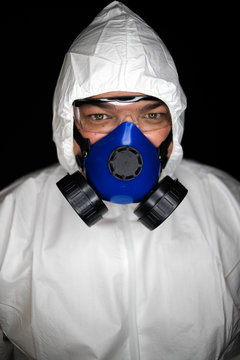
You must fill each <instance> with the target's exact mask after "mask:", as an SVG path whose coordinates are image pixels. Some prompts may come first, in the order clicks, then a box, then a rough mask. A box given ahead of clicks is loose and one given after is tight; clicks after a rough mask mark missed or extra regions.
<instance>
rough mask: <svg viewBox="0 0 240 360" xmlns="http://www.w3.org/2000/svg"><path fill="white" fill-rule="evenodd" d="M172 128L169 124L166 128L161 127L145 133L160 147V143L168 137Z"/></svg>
mask: <svg viewBox="0 0 240 360" xmlns="http://www.w3.org/2000/svg"><path fill="white" fill-rule="evenodd" d="M170 130H171V126H168V127H166V128H164V129H159V130H155V131H149V132H145V133H144V135H145V136H146V138H148V140H149V141H151V143H152V144H153V145H154V146H155V147H159V145H160V144H161V143H162V142H163V141H164V140H165V139H166V137H167V136H168V134H169V131H170Z"/></svg>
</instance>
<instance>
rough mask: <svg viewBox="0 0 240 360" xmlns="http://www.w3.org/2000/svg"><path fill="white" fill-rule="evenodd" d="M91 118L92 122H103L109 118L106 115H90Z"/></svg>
mask: <svg viewBox="0 0 240 360" xmlns="http://www.w3.org/2000/svg"><path fill="white" fill-rule="evenodd" d="M89 118H90V119H91V120H94V121H101V120H106V119H108V118H109V116H108V115H106V114H90V115H89Z"/></svg>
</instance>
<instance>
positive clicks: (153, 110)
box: [74, 91, 172, 156]
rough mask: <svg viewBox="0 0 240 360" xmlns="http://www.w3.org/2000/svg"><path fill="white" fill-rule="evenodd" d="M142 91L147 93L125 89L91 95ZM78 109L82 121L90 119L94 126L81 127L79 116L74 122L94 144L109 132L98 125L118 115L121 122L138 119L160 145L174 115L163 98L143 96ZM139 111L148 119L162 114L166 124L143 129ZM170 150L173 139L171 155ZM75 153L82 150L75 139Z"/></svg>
mask: <svg viewBox="0 0 240 360" xmlns="http://www.w3.org/2000/svg"><path fill="white" fill-rule="evenodd" d="M139 95H140V96H142V95H144V94H141V93H133V92H125V91H112V92H108V93H104V94H99V95H97V96H93V97H92V99H98V98H104V97H108V98H109V97H119V96H139ZM79 109H80V119H82V121H85V120H86V121H91V130H89V128H87V129H86V128H84V127H82V126H81V124H80V123H79V121H78V120H77V119H74V121H75V124H76V126H77V128H78V130H79V132H80V133H81V134H82V136H83V137H84V138H88V139H89V140H90V143H91V144H94V143H95V142H97V141H98V140H100V139H101V138H103V137H104V136H106V134H107V133H106V132H104V131H101V126H100V125H99V124H101V121H103V122H104V120H105V119H112V118H115V117H116V116H115V115H117V118H118V119H120V120H121V122H123V121H129V122H133V123H135V124H136V125H137V126H138V127H139V128H140V130H142V132H143V134H144V135H145V136H146V137H147V138H148V140H150V141H151V143H152V144H153V145H154V146H155V147H159V145H160V144H161V143H162V142H163V141H164V140H165V139H166V137H167V136H168V134H169V132H170V131H171V126H172V125H171V116H170V113H169V110H168V107H167V106H166V105H165V104H162V103H161V102H159V103H156V101H151V100H150V101H149V100H142V101H139V102H136V103H126V104H124V105H123V104H116V103H114V104H112V103H107V104H106V103H105V104H104V105H103V106H102V104H97V105H95V104H94V105H92V104H85V105H83V106H81V107H80V108H79ZM139 114H143V116H141V117H144V118H145V119H146V120H147V121H148V119H153V120H154V119H157V118H160V117H161V119H162V121H163V122H164V126H163V127H160V128H158V129H153V130H151V127H150V130H149V129H148V130H147V131H145V129H144V125H143V129H141V124H140V125H139V123H138V119H139ZM120 120H119V121H120ZM109 122H110V123H111V120H109ZM102 128H103V127H102ZM171 151H172V143H171V144H170V146H169V149H168V156H170V154H171ZM74 154H75V155H81V150H80V148H79V145H78V144H77V143H76V141H75V140H74Z"/></svg>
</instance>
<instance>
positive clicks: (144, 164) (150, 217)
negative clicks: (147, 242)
mask: <svg viewBox="0 0 240 360" xmlns="http://www.w3.org/2000/svg"><path fill="white" fill-rule="evenodd" d="M143 100H145V101H146V100H148V101H151V102H152V103H153V104H154V102H155V103H156V102H157V105H158V106H161V105H162V104H164V103H163V102H161V100H159V99H157V98H154V97H151V96H131V97H126V96H125V97H123V96H122V97H114V98H100V99H83V100H75V102H74V104H73V105H74V107H75V111H76V112H77V114H75V119H76V118H77V119H78V120H79V124H80V128H82V129H83V130H85V132H91V131H92V132H95V133H96V132H102V133H104V134H105V135H104V136H103V137H102V138H101V139H100V140H98V141H97V142H95V143H94V144H90V141H89V139H87V138H85V137H83V136H82V135H81V132H80V131H79V130H78V129H77V127H76V125H75V123H74V139H75V141H76V142H77V143H78V145H79V146H80V148H81V153H82V156H81V157H77V161H78V164H79V165H80V167H81V168H82V171H83V173H84V174H85V177H84V176H83V175H82V174H81V173H80V171H76V172H75V173H74V174H72V175H69V174H68V175H66V176H65V177H64V178H63V179H61V180H60V181H59V182H58V183H57V186H58V188H59V189H60V191H61V192H62V194H63V195H64V196H65V198H66V199H67V200H68V202H69V203H70V205H71V206H72V207H73V209H74V210H75V211H76V212H77V214H78V215H79V216H80V217H81V219H82V220H83V221H84V222H85V223H86V224H87V225H88V226H92V225H93V224H95V223H96V222H98V221H99V220H101V218H102V216H103V215H104V214H105V213H106V212H107V210H108V209H107V207H106V205H105V204H104V202H103V200H106V201H110V202H113V203H118V204H129V203H139V204H138V206H137V207H136V209H135V210H134V213H135V214H136V216H137V217H138V220H139V221H140V222H141V223H143V224H144V225H145V226H146V227H147V228H149V229H150V230H153V229H155V228H156V227H157V226H159V225H160V224H161V223H162V222H163V221H164V220H165V219H166V218H167V217H168V216H169V215H170V214H171V213H172V212H173V211H174V210H175V209H176V207H177V206H178V205H179V204H180V202H181V201H182V200H183V198H184V197H185V196H186V194H187V190H186V189H185V187H184V186H183V185H182V184H180V182H179V181H178V180H173V179H171V178H170V177H169V176H166V177H165V178H163V179H162V180H161V181H160V182H158V179H159V175H160V173H161V170H162V169H163V168H164V166H165V165H166V162H167V160H168V158H167V152H168V147H169V145H170V143H171V141H172V132H170V133H169V135H168V136H167V138H166V139H165V141H163V142H162V144H161V145H160V147H159V148H156V147H155V146H154V145H153V144H152V143H151V142H150V141H149V140H148V139H147V137H146V136H145V135H144V134H143V132H142V131H149V130H151V131H154V129H156V130H157V129H159V128H161V127H164V126H167V125H166V124H168V125H169V118H167V115H166V118H164V114H163V119H162V118H161V119H160V118H159V119H158V118H157V116H159V117H160V115H158V114H155V113H150V114H147V115H146V114H145V113H144V116H142V115H141V114H137V115H135V114H134V115H133V114H132V113H131V112H126V111H124V107H122V108H121V111H120V114H121V115H122V114H124V119H126V120H124V121H122V120H123V119H122V117H121V116H120V115H119V116H118V114H116V112H114V111H113V110H111V109H110V112H109V110H108V111H107V112H108V113H110V115H109V116H107V115H105V114H94V115H91V117H90V116H89V115H87V116H85V117H84V116H81V119H80V111H79V109H80V107H83V106H84V105H89V104H90V105H93V106H99V107H102V108H103V109H104V107H105V106H106V104H108V103H109V104H113V105H114V104H117V105H119V104H131V103H135V102H139V101H143ZM157 105H156V106H157ZM122 109H123V110H122ZM83 113H84V110H83ZM153 115H154V116H153ZM128 118H129V119H131V121H127V119H128ZM141 130H142V131H141Z"/></svg>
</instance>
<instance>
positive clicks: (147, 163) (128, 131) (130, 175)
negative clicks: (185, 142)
mask: <svg viewBox="0 0 240 360" xmlns="http://www.w3.org/2000/svg"><path fill="white" fill-rule="evenodd" d="M83 168H84V171H85V172H86V177H87V180H88V182H89V184H90V185H91V186H92V187H93V188H94V189H95V191H96V192H97V193H98V194H99V196H101V198H102V199H104V200H107V201H111V202H115V203H119V204H128V203H135V202H139V201H141V200H142V199H143V197H145V196H146V195H147V194H148V193H149V191H150V190H151V189H152V188H153V187H154V186H155V185H156V183H157V181H158V178H159V174H160V171H161V163H160V161H159V158H158V151H157V149H156V148H155V146H154V145H153V144H152V143H151V142H150V141H149V140H148V139H147V138H146V137H145V136H144V135H143V133H142V132H141V131H140V130H139V129H138V128H137V127H136V125H134V124H133V123H131V122H124V123H122V124H121V125H119V126H118V127H117V128H116V129H115V130H113V131H112V132H111V133H109V134H108V135H106V136H105V137H103V138H102V139H101V140H99V141H98V142H96V143H95V144H93V145H92V146H91V151H90V154H89V155H88V156H87V157H86V158H85V159H84V161H83Z"/></svg>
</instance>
